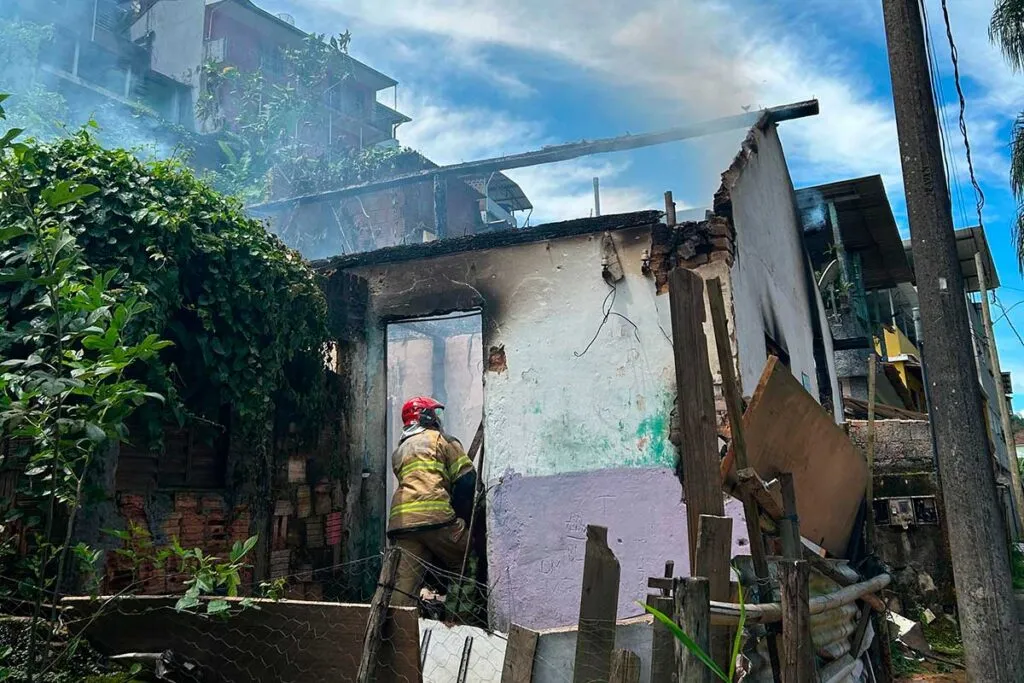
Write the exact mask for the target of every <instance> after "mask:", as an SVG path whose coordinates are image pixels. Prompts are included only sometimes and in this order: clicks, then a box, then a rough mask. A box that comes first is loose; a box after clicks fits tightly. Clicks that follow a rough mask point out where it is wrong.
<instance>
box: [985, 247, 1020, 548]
mask: <svg viewBox="0 0 1024 683" xmlns="http://www.w3.org/2000/svg"><path fill="white" fill-rule="evenodd" d="M974 265H975V267H976V268H977V269H978V289H980V290H981V292H980V293H981V320H982V323H984V325H985V341H986V342H987V343H988V355H989V362H990V364H991V365H992V374H993V375H995V384H996V401H998V402H999V419H1000V421H1001V422H1002V425H1003V439H1004V440H1005V441H1006V457H1007V460H1008V461H1009V462H1008V464H1009V465H1010V485H1011V486H1012V487H1013V506H1014V507H1015V508H1017V519H1016V522H1017V524H1016V526H1017V533H1014V534H1010V536H1011V537H1012V538H1020V535H1021V534H1024V491H1022V490H1021V488H1020V471H1019V470H1018V469H1017V447H1016V445H1015V444H1014V442H1013V441H1014V440H1013V426H1012V424H1011V423H1010V406H1009V405H1007V404H1008V403H1009V400H1008V399H1007V398H1006V391H1005V390H1004V387H1003V371H1002V370H1000V368H999V349H997V348H996V332H995V330H994V329H992V311H991V310H990V309H989V307H988V277H987V276H986V275H985V263H984V259H982V258H981V253H980V252H979V253H977V254H975V255H974Z"/></svg>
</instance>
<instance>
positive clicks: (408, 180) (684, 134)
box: [249, 100, 819, 212]
mask: <svg viewBox="0 0 1024 683" xmlns="http://www.w3.org/2000/svg"><path fill="white" fill-rule="evenodd" d="M818 112H819V107H818V101H817V100H808V101H806V102H797V103H795V104H786V105H782V106H779V107H770V108H768V109H762V110H760V111H754V112H748V113H745V114H738V115H735V116H726V117H723V118H719V119H712V120H710V121H702V122H699V123H691V124H687V125H684V126H677V127H675V128H669V129H667V130H662V131H658V132H654V133H643V134H640V135H622V136H619V137H614V138H604V139H601V140H590V141H586V140H585V141H582V142H570V143H566V144H562V145H552V146H549V147H544V148H542V149H539V150H535V151H532V152H524V153H522V154H513V155H510V156H504V157H495V158H492V159H481V160H479V161H468V162H465V163H461V164H452V165H450V166H440V167H438V168H430V169H425V170H422V171H417V172H415V173H410V174H407V175H401V176H396V177H394V178H388V179H386V180H378V181H374V182H370V183H362V184H360V185H350V186H348V187H343V188H340V189H337V190H331V191H328V192H320V193H317V194H310V195H303V196H300V197H291V198H288V199H281V200H276V201H272V202H267V203H264V204H256V205H253V206H250V207H249V209H250V210H251V211H256V212H263V211H274V210H278V209H282V208H287V207H289V206H292V205H295V204H311V203H317V202H324V201H332V200H337V199H344V198H345V197H352V196H356V195H362V194H365V193H367V192H380V191H382V190H390V189H394V188H396V187H402V186H404V185H412V184H414V183H419V182H424V181H430V180H432V179H433V178H435V177H445V178H448V177H460V176H466V175H476V174H481V173H492V172H497V171H507V170H511V169H514V168H525V167H527V166H539V165H541V164H550V163H555V162H558V161H568V160H570V159H577V158H579V157H584V156H590V155H592V154H604V153H607V152H623V151H627V150H632V149H640V148H642V147H652V146H655V145H663V144H665V143H668V142H678V141H680V140H687V139H690V138H696V137H701V136H704V135H713V134H715V133H723V132H726V131H729V130H736V129H739V128H750V127H752V126H755V125H759V124H760V125H768V124H771V123H779V122H781V121H791V120H794V119H801V118H806V117H808V116H816V115H817V114H818Z"/></svg>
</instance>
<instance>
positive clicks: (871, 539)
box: [864, 351, 877, 553]
mask: <svg viewBox="0 0 1024 683" xmlns="http://www.w3.org/2000/svg"><path fill="white" fill-rule="evenodd" d="M876 373H877V370H876V368H875V354H874V352H873V351H872V353H871V355H870V356H868V443H867V450H868V452H867V460H868V476H867V482H866V484H865V486H864V500H865V501H867V513H868V520H867V524H866V525H865V526H866V527H867V534H866V535H867V551H868V552H869V553H870V552H872V551H874V549H875V382H876V381H877V380H876V378H875V375H876Z"/></svg>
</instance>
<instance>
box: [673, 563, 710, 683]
mask: <svg viewBox="0 0 1024 683" xmlns="http://www.w3.org/2000/svg"><path fill="white" fill-rule="evenodd" d="M709 591H710V585H709V584H708V580H707V579H705V578H703V577H691V578H688V579H683V580H682V582H681V583H680V584H679V587H678V588H677V590H676V623H677V624H679V627H680V628H681V629H683V633H685V634H686V635H688V636H690V639H691V640H693V642H694V643H696V644H697V646H698V647H700V648H701V649H702V650H704V652H708V648H709V647H710V640H711V602H710V597H709ZM677 652H678V653H679V656H678V658H677V660H676V667H677V668H676V671H677V673H678V678H677V679H676V680H678V681H680V682H682V681H686V683H691V682H692V683H713V682H714V680H715V676H714V674H713V673H711V669H709V668H707V667H706V666H705V665H704V662H702V661H700V660H699V659H697V657H695V656H694V655H693V654H692V653H691V652H690V651H689V650H688V649H687V648H685V647H679V648H678V649H677Z"/></svg>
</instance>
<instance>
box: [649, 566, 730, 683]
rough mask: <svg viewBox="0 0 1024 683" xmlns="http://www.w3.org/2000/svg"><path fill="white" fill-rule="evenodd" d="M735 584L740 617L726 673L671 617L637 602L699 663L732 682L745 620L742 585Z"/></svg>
mask: <svg viewBox="0 0 1024 683" xmlns="http://www.w3.org/2000/svg"><path fill="white" fill-rule="evenodd" d="M737 586H738V588H739V605H740V618H739V624H737V626H736V637H735V638H734V639H733V642H732V652H731V653H730V657H729V672H728V673H726V672H725V671H723V670H722V667H720V666H718V664H716V663H715V661H714V660H713V659H712V658H711V655H709V654H708V653H707V652H705V651H704V649H703V648H702V647H701V646H700V645H698V644H697V643H695V642H694V641H693V638H691V637H690V636H689V635H688V634H687V633H686V632H685V631H683V629H681V628H679V625H678V624H676V622H675V621H673V620H672V618H671V617H668V616H666V615H665V614H663V613H661V612H659V611H658V610H657V609H655V608H654V607H651V606H650V605H646V604H644V603H638V604H639V605H640V606H641V607H643V608H644V609H645V610H647V611H648V612H649V613H650V614H651V615H653V616H654V618H655V619H657V620H658V621H660V622H661V623H662V624H664V625H665V627H666V628H668V630H669V631H671V632H672V635H673V636H675V638H676V640H678V641H679V642H680V643H682V645H683V647H685V648H686V649H687V650H689V651H690V652H691V653H692V654H693V656H694V657H696V658H697V659H699V660H700V661H701V663H702V664H704V666H706V667H707V668H708V670H710V671H711V673H713V674H714V675H715V676H716V677H717V678H718V679H719V680H720V681H724V682H725V683H732V682H733V680H734V679H735V678H736V661H737V660H738V659H739V656H740V646H741V645H742V644H743V627H744V626H745V625H746V622H747V608H746V605H745V604H744V601H743V586H742V585H741V584H737Z"/></svg>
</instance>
